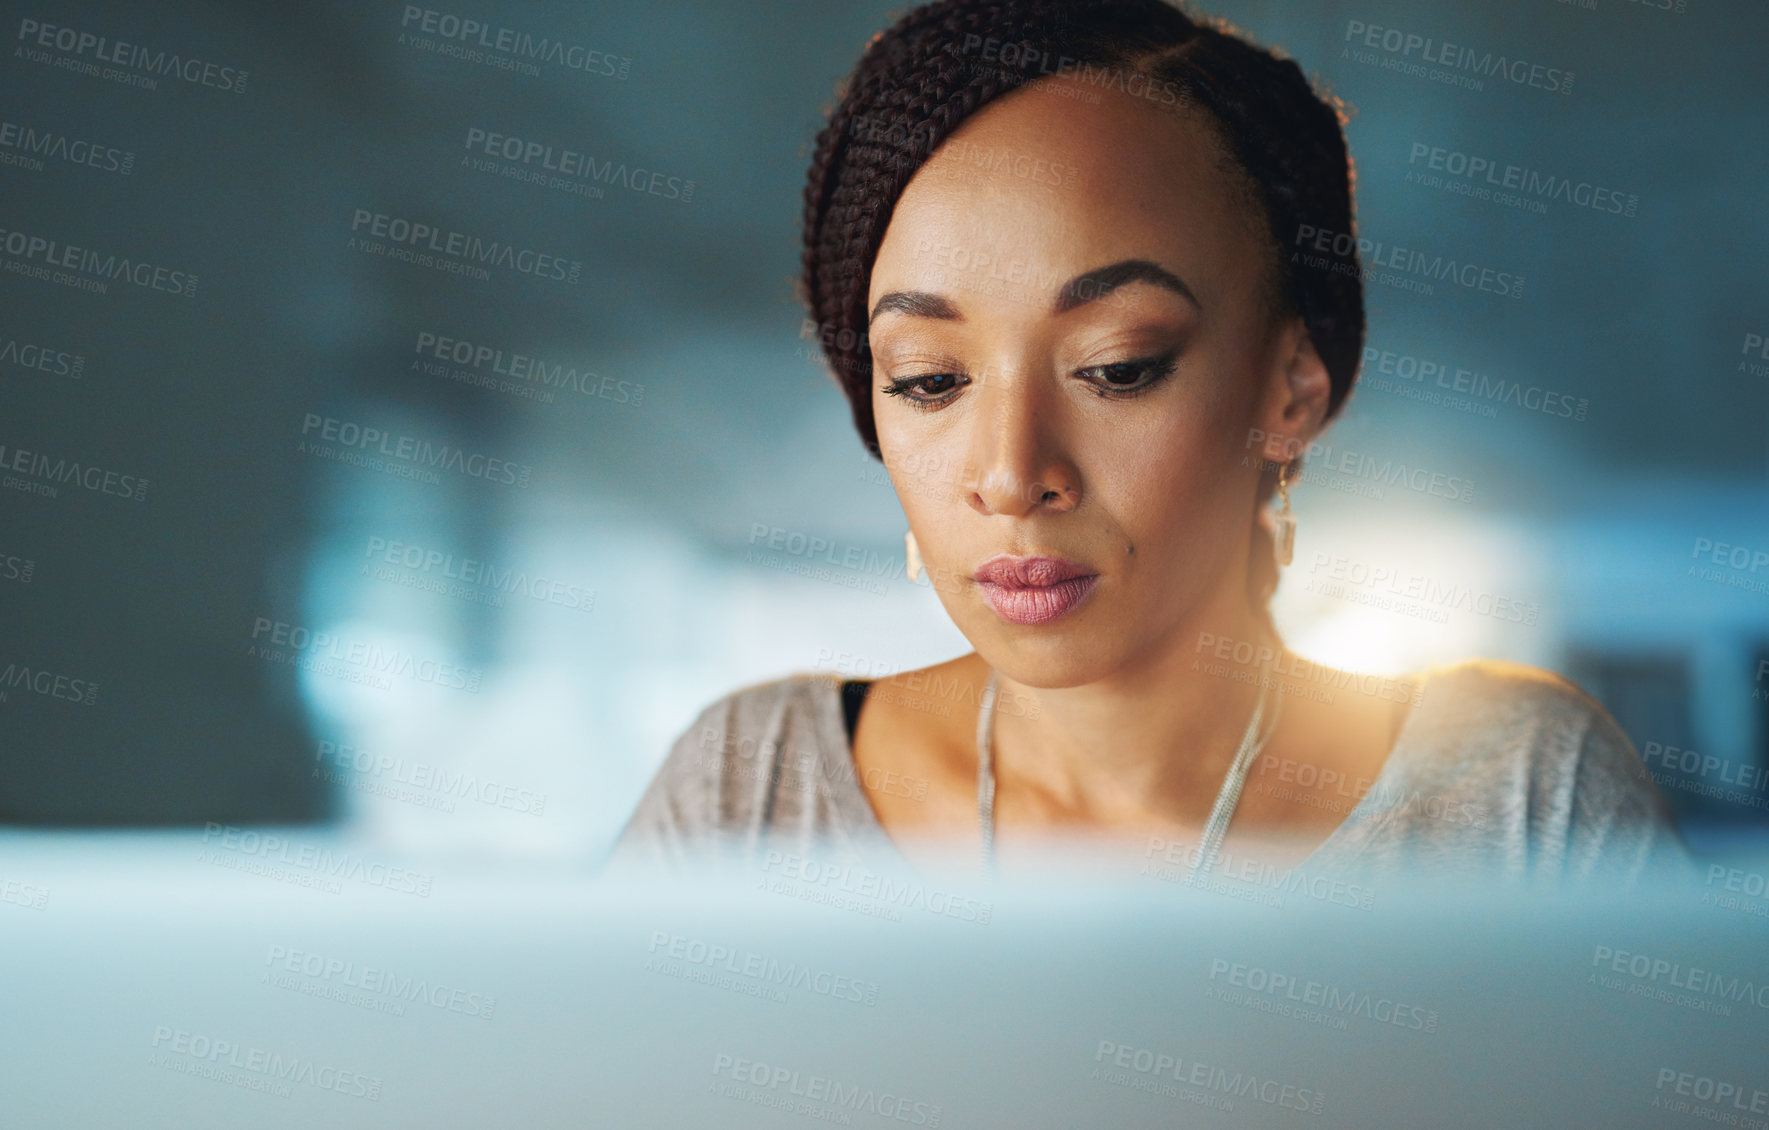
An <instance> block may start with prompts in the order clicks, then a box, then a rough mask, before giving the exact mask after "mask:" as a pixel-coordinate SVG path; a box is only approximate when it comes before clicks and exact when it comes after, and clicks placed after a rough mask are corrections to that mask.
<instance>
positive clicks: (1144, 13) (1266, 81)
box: [800, 0, 1364, 496]
mask: <svg viewBox="0 0 1769 1130" xmlns="http://www.w3.org/2000/svg"><path fill="white" fill-rule="evenodd" d="M1056 74H1069V75H1073V76H1075V77H1078V78H1079V79H1081V80H1082V81H1083V82H1088V83H1095V84H1099V85H1101V86H1103V87H1115V88H1118V89H1124V90H1127V91H1129V92H1131V93H1139V94H1142V95H1143V96H1145V97H1150V98H1152V99H1154V100H1156V101H1158V102H1175V103H1181V104H1183V105H1186V106H1188V107H1190V106H1195V107H1199V108H1202V109H1203V110H1205V111H1207V114H1206V116H1205V120H1206V121H1207V122H1208V123H1209V124H1210V125H1211V126H1212V127H1214V129H1215V132H1216V134H1217V137H1218V139H1219V140H1220V141H1221V142H1222V144H1223V146H1224V148H1225V150H1226V152H1227V153H1228V155H1229V156H1230V157H1231V158H1232V159H1233V161H1234V163H1235V165H1237V166H1238V167H1239V171H1240V172H1241V173H1244V174H1245V176H1244V177H1243V178H1242V179H1243V182H1244V183H1243V187H1244V188H1245V189H1246V190H1247V193H1248V195H1249V196H1250V197H1251V198H1252V201H1254V202H1256V203H1257V204H1258V205H1259V208H1258V211H1260V212H1262V213H1263V216H1261V217H1260V218H1262V219H1263V220H1264V226H1265V229H1266V232H1267V234H1268V236H1269V237H1270V238H1269V240H1268V242H1269V244H1270V247H1271V251H1272V258H1273V264H1272V266H1273V272H1272V279H1273V282H1274V283H1275V286H1274V287H1273V290H1274V297H1275V299H1276V302H1277V304H1278V306H1279V308H1280V309H1283V310H1287V311H1294V312H1295V313H1297V314H1299V315H1301V317H1302V321H1303V324H1304V325H1305V326H1306V327H1307V330H1308V334H1309V338H1310V340H1311V341H1312V342H1313V344H1314V347H1315V350H1316V352H1317V353H1318V354H1319V355H1320V357H1321V360H1322V361H1323V362H1324V363H1325V365H1326V368H1327V372H1328V374H1329V376H1330V377H1331V381H1332V392H1331V397H1330V399H1329V401H1328V409H1327V414H1328V417H1329V418H1331V417H1332V416H1333V414H1335V413H1336V412H1338V410H1339V407H1340V405H1342V404H1343V403H1344V401H1345V398H1346V396H1347V395H1349V394H1350V392H1351V386H1352V383H1353V381H1354V380H1355V379H1356V374H1357V366H1358V361H1359V358H1360V356H1361V354H1362V352H1363V339H1364V305H1363V286H1362V283H1361V281H1360V275H1361V271H1360V270H1359V267H1358V261H1357V248H1356V240H1355V239H1354V238H1352V233H1353V227H1352V179H1353V175H1352V170H1351V163H1350V160H1349V158H1348V156H1347V153H1346V146H1345V135H1344V132H1343V128H1342V126H1343V120H1344V118H1343V114H1342V113H1341V111H1340V109H1339V107H1338V105H1337V103H1336V102H1333V103H1329V102H1328V101H1326V100H1323V99H1322V98H1321V97H1319V96H1318V95H1316V94H1315V92H1314V90H1313V89H1312V88H1311V87H1310V85H1309V82H1308V80H1307V78H1305V77H1304V75H1303V73H1302V70H1301V68H1300V67H1298V66H1297V65H1296V63H1295V62H1294V61H1292V60H1290V59H1287V58H1282V57H1280V56H1278V55H1276V54H1274V53H1271V52H1268V51H1265V50H1263V49H1261V48H1259V47H1256V46H1254V45H1252V44H1251V43H1249V42H1247V41H1246V40H1244V39H1242V38H1239V37H1238V35H1236V34H1235V33H1234V32H1233V31H1232V29H1228V28H1227V27H1226V25H1215V24H1210V23H1201V22H1197V21H1194V20H1193V19H1191V18H1190V17H1189V16H1187V15H1186V14H1185V13H1183V12H1181V11H1180V10H1179V9H1178V8H1175V7H1173V6H1171V5H1170V4H1169V3H1167V2H1165V0H936V2H935V3H930V4H926V5H924V6H922V7H920V8H917V9H915V10H913V11H911V12H910V13H909V14H908V15H906V16H904V17H902V19H900V20H899V21H898V22H897V23H896V25H895V26H893V27H891V28H890V29H889V30H887V31H884V32H880V33H879V34H877V35H875V36H874V37H873V38H872V40H871V42H869V43H868V44H867V45H866V51H865V53H864V55H863V56H862V57H861V59H860V62H859V65H858V66H857V67H855V69H854V73H853V75H852V76H851V77H850V78H849V79H848V80H847V82H846V83H844V84H843V87H842V89H841V90H840V100H839V102H838V103H837V105H836V106H835V108H834V110H833V111H832V112H831V113H830V116H829V120H828V122H827V123H826V124H825V126H824V127H823V129H822V131H821V132H819V133H818V135H817V142H816V151H815V154H814V155H813V157H812V159H811V166H810V170H809V174H808V176H807V178H806V182H805V195H804V205H805V208H804V258H803V275H802V278H801V280H800V285H801V287H802V297H803V299H804V301H805V304H806V306H807V307H808V310H809V314H810V319H811V321H810V323H809V325H808V327H807V328H811V327H814V328H815V330H816V333H817V339H818V342H819V344H820V346H821V348H822V351H823V356H824V359H825V361H826V362H827V363H828V366H829V370H830V372H831V374H832V375H833V376H834V377H835V380H836V382H837V384H839V385H840V386H841V389H842V391H843V392H844V393H845V394H846V396H847V398H848V404H849V406H850V408H851V409H852V410H853V417H854V427H855V428H856V429H857V430H858V431H859V433H860V439H861V441H862V442H863V443H864V444H865V445H866V449H867V450H868V451H869V452H870V453H871V454H872V455H873V456H874V457H875V458H881V456H880V452H879V448H878V430H877V427H876V425H875V423H874V421H873V418H872V395H871V389H870V387H869V385H870V384H871V381H872V351H871V349H870V347H869V344H868V339H867V333H866V330H867V310H866V296H867V291H868V289H869V287H870V285H871V277H872V264H873V260H874V259H875V258H876V257H877V255H878V249H879V247H880V245H881V244H882V243H883V242H884V235H885V228H886V227H887V226H888V225H889V223H890V219H891V213H892V212H893V210H894V209H895V208H896V204H897V200H898V198H900V197H901V196H902V194H903V189H904V187H905V186H906V185H908V183H909V180H910V178H912V177H913V176H914V175H915V173H916V171H917V170H918V169H919V168H920V167H921V166H922V164H923V163H925V162H926V161H927V159H928V158H929V157H930V156H932V154H933V152H934V150H935V149H936V148H937V147H938V146H939V145H940V143H941V142H942V141H943V140H944V139H945V138H946V137H948V136H949V135H950V134H951V133H952V132H953V131H954V130H956V129H957V128H958V127H959V125H960V124H961V123H962V122H963V121H964V120H965V119H966V118H968V117H969V116H970V115H972V114H974V113H976V112H977V111H978V110H980V109H982V108H983V107H984V106H986V105H988V104H989V103H990V102H991V101H993V100H994V99H996V98H999V97H1001V96H1002V95H1004V94H1007V93H1010V92H1012V91H1013V90H1015V89H1018V88H1019V87H1020V86H1023V85H1025V84H1026V83H1029V82H1034V81H1037V80H1039V79H1041V78H1046V77H1049V76H1052V75H1056ZM1321 233H1325V235H1326V238H1325V239H1322V238H1320V235H1321ZM1304 236H1308V237H1311V238H1308V239H1307V240H1306V248H1307V251H1306V254H1301V255H1292V254H1291V253H1290V248H1289V247H1288V246H1286V245H1287V244H1290V243H1291V242H1292V241H1293V242H1294V243H1296V244H1303V243H1304V242H1305V240H1304V238H1303V237H1304ZM1329 246H1330V248H1331V250H1330V251H1324V252H1323V250H1322V249H1323V248H1327V247H1329ZM1270 485H1271V484H1270V483H1269V482H1268V483H1267V484H1265V487H1264V488H1262V491H1261V493H1262V496H1269V488H1270Z"/></svg>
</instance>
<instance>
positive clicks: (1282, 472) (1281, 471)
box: [1271, 463, 1296, 568]
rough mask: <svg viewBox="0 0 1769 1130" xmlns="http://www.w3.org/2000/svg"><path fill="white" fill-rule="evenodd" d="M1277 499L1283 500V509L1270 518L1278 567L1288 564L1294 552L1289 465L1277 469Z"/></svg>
mask: <svg viewBox="0 0 1769 1130" xmlns="http://www.w3.org/2000/svg"><path fill="white" fill-rule="evenodd" d="M1278 497H1279V498H1280V499H1282V500H1283V502H1284V508H1283V509H1282V510H1280V511H1278V512H1277V513H1275V514H1273V515H1272V516H1271V525H1272V554H1273V556H1274V557H1276V558H1277V562H1278V567H1279V568H1282V567H1284V566H1285V565H1288V564H1289V563H1290V559H1291V557H1292V556H1294V554H1295V550H1296V515H1294V514H1292V513H1290V464H1288V463H1284V464H1282V465H1280V466H1279V467H1278Z"/></svg>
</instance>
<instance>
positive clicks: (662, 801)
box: [610, 660, 1688, 882]
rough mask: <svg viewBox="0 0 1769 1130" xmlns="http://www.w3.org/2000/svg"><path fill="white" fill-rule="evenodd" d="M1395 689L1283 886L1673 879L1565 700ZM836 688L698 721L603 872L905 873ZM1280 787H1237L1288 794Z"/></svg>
mask: <svg viewBox="0 0 1769 1130" xmlns="http://www.w3.org/2000/svg"><path fill="white" fill-rule="evenodd" d="M1408 678H1409V679H1410V680H1411V681H1412V682H1413V683H1414V684H1415V685H1416V686H1418V687H1419V689H1420V693H1419V695H1418V696H1417V698H1416V700H1415V702H1416V705H1414V706H1413V707H1412V709H1411V712H1410V713H1409V715H1408V717H1407V719H1406V721H1405V722H1404V723H1403V725H1402V727H1401V730H1400V733H1399V736H1398V737H1397V739H1396V741H1395V745H1394V747H1393V749H1392V751H1391V752H1390V754H1389V757H1388V759H1387V760H1386V762H1384V764H1383V766H1382V768H1381V770H1380V771H1379V772H1378V774H1377V776H1376V778H1375V780H1374V781H1373V782H1367V783H1366V786H1367V787H1366V789H1365V790H1363V791H1362V795H1361V797H1358V798H1355V799H1350V798H1348V799H1344V800H1342V801H1340V802H1339V806H1340V807H1342V808H1343V809H1344V810H1345V811H1346V816H1345V819H1344V821H1343V823H1341V824H1340V825H1339V826H1338V827H1337V828H1336V829H1335V830H1334V831H1333V833H1332V834H1331V835H1329V836H1328V837H1327V838H1326V839H1325V841H1324V842H1322V843H1321V844H1320V845H1319V847H1317V848H1316V849H1315V850H1314V852H1313V853H1312V854H1310V855H1309V856H1308V857H1307V858H1306V859H1304V860H1303V861H1302V862H1301V863H1299V864H1297V865H1296V867H1295V869H1294V870H1296V871H1298V872H1306V873H1308V874H1310V875H1321V874H1334V875H1354V874H1363V875H1366V876H1367V875H1371V874H1380V873H1390V874H1392V873H1395V872H1400V873H1402V874H1403V875H1404V876H1406V877H1416V876H1420V875H1430V876H1433V877H1438V876H1441V877H1451V876H1469V877H1473V876H1477V875H1479V876H1497V877H1508V878H1528V879H1540V878H1549V879H1558V880H1574V881H1576V880H1583V879H1586V878H1591V877H1608V878H1614V879H1619V880H1622V881H1625V882H1631V881H1633V880H1634V879H1636V878H1638V877H1639V876H1640V875H1641V874H1643V873H1645V872H1647V871H1649V870H1651V871H1654V872H1658V871H1660V870H1664V871H1668V872H1679V871H1681V870H1682V869H1683V868H1685V867H1687V865H1688V856H1687V854H1686V853H1685V850H1684V845H1683V843H1682V840H1681V838H1680V837H1679V835H1678V833H1677V831H1676V827H1675V825H1674V823H1673V821H1672V818H1671V813H1670V810H1669V807H1668V805H1667V804H1666V802H1665V799H1664V797H1663V795H1662V794H1661V793H1660V792H1659V789H1658V787H1657V785H1656V784H1655V783H1654V782H1653V780H1652V778H1651V776H1650V774H1649V773H1648V772H1647V771H1646V769H1645V767H1644V765H1643V764H1642V762H1641V759H1640V757H1639V755H1638V753H1637V752H1636V751H1635V749H1634V747H1633V745H1632V744H1631V743H1630V742H1629V741H1628V738H1627V736H1626V735H1625V734H1624V733H1623V732H1622V730H1621V728H1620V727H1619V726H1617V725H1616V723H1615V721H1614V719H1613V718H1611V717H1610V715H1609V714H1608V712H1607V711H1605V710H1604V709H1603V707H1602V706H1601V705H1599V704H1598V703H1597V702H1596V701H1595V700H1593V699H1592V698H1590V697H1589V696H1587V695H1585V694H1584V693H1583V692H1581V691H1579V690H1578V689H1577V688H1576V687H1574V686H1573V685H1572V684H1571V683H1569V682H1567V681H1566V680H1564V679H1561V678H1560V677H1558V676H1556V675H1553V674H1550V673H1548V672H1546V671H1542V670H1539V669H1536V668H1531V667H1524V666H1519V665H1516V664H1509V663H1496V662H1491V661H1482V660H1476V661H1471V662H1466V663H1460V664H1455V665H1453V666H1446V667H1436V668H1429V669H1427V670H1425V671H1421V672H1416V673H1414V674H1412V675H1410V676H1408ZM840 683H841V680H840V678H839V676H836V675H831V674H815V675H813V674H798V675H792V676H788V677H785V678H781V679H776V680H773V681H770V682H765V683H760V684H757V685H754V686H749V687H744V688H741V689H739V690H736V691H733V692H731V693H730V694H727V695H725V696H724V697H723V698H720V699H719V700H717V701H716V702H714V703H712V704H711V705H710V706H708V707H707V708H706V709H705V710H703V711H701V713H700V715H699V717H697V718H696V719H695V720H694V722H693V724H692V725H690V726H689V727H688V729H687V731H686V732H684V733H683V734H682V735H681V736H680V737H679V738H678V739H677V740H676V742H675V744H674V746H673V748H672V749H671V750H670V752H669V755H668V757H667V758H666V759H665V761H664V763H663V766H662V767H661V768H660V769H659V770H658V772H657V775H656V776H655V778H654V779H653V780H652V781H651V783H650V785H649V787H648V788H647V789H646V790H645V792H644V795H643V796H642V797H641V799H640V801H639V803H638V806H637V808H636V810H635V811H634V812H633V814H632V817H631V818H630V820H629V821H628V823H627V825H626V827H625V829H624V830H623V832H622V833H621V835H620V837H619V839H618V840H617V842H616V844H615V848H614V852H613V855H612V856H611V859H610V870H613V871H616V872H620V871H625V870H626V869H628V868H631V867H646V866H657V865H662V866H664V867H665V868H666V869H674V868H677V867H679V866H680V865H684V864H689V863H691V862H692V861H693V860H694V859H695V858H696V857H697V856H700V855H701V854H702V853H723V854H726V855H729V854H730V853H731V852H733V851H734V852H736V853H737V854H739V855H749V856H751V857H758V856H760V855H762V854H763V853H770V854H771V857H772V858H774V859H776V860H778V859H780V858H781V857H782V853H785V854H791V855H795V856H804V857H811V856H817V855H822V856H825V857H827V856H828V855H830V854H831V853H833V854H835V855H839V856H841V857H844V858H850V859H858V860H860V861H863V862H867V861H869V862H870V864H872V865H878V866H881V867H890V868H893V869H899V870H901V869H903V868H905V867H907V862H906V860H905V859H904V857H903V856H902V855H901V854H899V853H898V852H897V851H896V849H895V847H894V845H893V842H892V840H891V838H890V835H889V834H888V833H887V832H886V831H885V829H884V827H883V826H882V825H881V824H880V822H879V820H878V817H877V815H876V814H875V813H874V811H873V809H872V806H871V803H870V801H868V800H867V797H866V793H865V791H864V790H863V789H862V787H861V782H860V780H859V779H858V776H857V774H856V771H855V766H854V761H853V754H852V749H851V746H850V743H849V741H848V736H847V733H846V730H845V728H844V725H843V719H842V708H841V699H840V694H841V692H840ZM1280 777H1281V775H1280V774H1266V775H1263V782H1262V783H1261V784H1256V781H1260V780H1261V779H1260V778H1250V779H1249V787H1274V788H1284V787H1290V786H1287V785H1285V784H1283V783H1282V781H1281V779H1280ZM868 783H869V784H873V785H874V787H879V788H886V789H890V788H897V789H902V788H913V787H915V784H914V783H913V782H907V781H903V782H891V781H881V782H870V781H869V782H868ZM922 787H925V785H923V786H922ZM1299 791H1300V792H1306V791H1307V790H1299ZM901 795H905V796H907V795H910V794H909V793H901ZM1329 795H1330V794H1329Z"/></svg>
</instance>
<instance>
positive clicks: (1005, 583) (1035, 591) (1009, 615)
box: [971, 553, 1099, 624]
mask: <svg viewBox="0 0 1769 1130" xmlns="http://www.w3.org/2000/svg"><path fill="white" fill-rule="evenodd" d="M971 579H972V580H974V581H976V582H977V586H978V587H979V588H981V589H982V590H983V599H984V600H985V601H986V602H988V605H989V607H990V608H992V609H994V611H995V614H996V615H997V616H999V617H1001V618H1002V619H1003V620H1006V621H1009V622H1010V623H1014V624H1046V623H1049V622H1050V621H1052V620H1055V619H1056V618H1057V617H1058V616H1061V615H1062V614H1063V613H1065V612H1067V611H1069V610H1070V609H1072V608H1074V607H1075V606H1076V605H1077V604H1080V603H1081V602H1082V601H1083V600H1085V599H1087V594H1088V593H1090V592H1092V591H1093V588H1094V586H1095V585H1096V584H1098V583H1099V574H1098V573H1095V572H1093V571H1092V570H1090V569H1088V568H1087V566H1085V565H1077V564H1076V563H1075V562H1073V561H1065V560H1063V559H1062V558H1060V557H1013V556H1010V555H1008V554H1005V553H1004V554H1000V555H998V556H995V557H991V558H990V559H989V560H987V561H985V562H983V564H982V565H981V566H980V567H979V568H978V569H977V571H976V572H975V573H972V574H971Z"/></svg>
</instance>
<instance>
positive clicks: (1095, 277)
mask: <svg viewBox="0 0 1769 1130" xmlns="http://www.w3.org/2000/svg"><path fill="white" fill-rule="evenodd" d="M1136 282H1146V283H1152V284H1154V285H1155V286H1158V287H1161V288H1163V289H1165V290H1170V291H1172V292H1173V293H1175V294H1177V295H1179V296H1180V297H1181V298H1184V299H1185V300H1186V301H1187V302H1190V303H1191V304H1192V305H1193V306H1197V307H1200V308H1202V306H1203V304H1202V303H1200V302H1199V301H1198V296H1197V295H1195V294H1193V293H1192V288H1191V287H1189V286H1187V285H1186V284H1185V281H1184V280H1183V279H1181V278H1180V277H1179V276H1178V275H1176V274H1174V273H1173V272H1172V271H1169V270H1167V269H1166V268H1165V267H1162V266H1160V265H1159V264H1157V263H1151V262H1150V261H1149V260H1147V259H1123V260H1120V261H1119V262H1116V263H1112V264H1109V265H1108V266H1104V267H1096V268H1094V269H1093V270H1091V271H1087V272H1085V273H1083V274H1079V275H1076V276H1075V277H1074V278H1072V279H1070V280H1069V281H1068V282H1066V283H1064V284H1063V285H1062V287H1061V288H1059V289H1058V291H1057V296H1056V303H1055V305H1054V306H1053V307H1052V313H1056V314H1066V313H1068V312H1069V311H1070V310H1073V309H1075V308H1076V307H1078V306H1084V305H1086V304H1087V303H1089V302H1092V301H1093V300H1095V299H1097V298H1104V297H1105V296H1106V295H1108V294H1110V293H1112V292H1113V291H1114V290H1117V289H1118V288H1119V287H1121V286H1128V285H1129V284H1131V283H1136ZM890 313H896V314H908V315H910V316H912V317H916V318H938V319H940V320H941V321H945V322H962V321H964V315H963V314H960V313H959V312H958V307H956V306H954V305H952V302H951V300H950V299H947V298H943V297H941V296H940V295H938V294H933V293H931V292H929V291H925V290H893V291H891V292H890V293H888V294H885V295H883V296H882V297H880V298H879V300H878V304H877V305H876V306H874V307H873V308H872V314H871V315H870V317H869V320H870V321H877V320H878V317H879V315H881V314H890Z"/></svg>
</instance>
